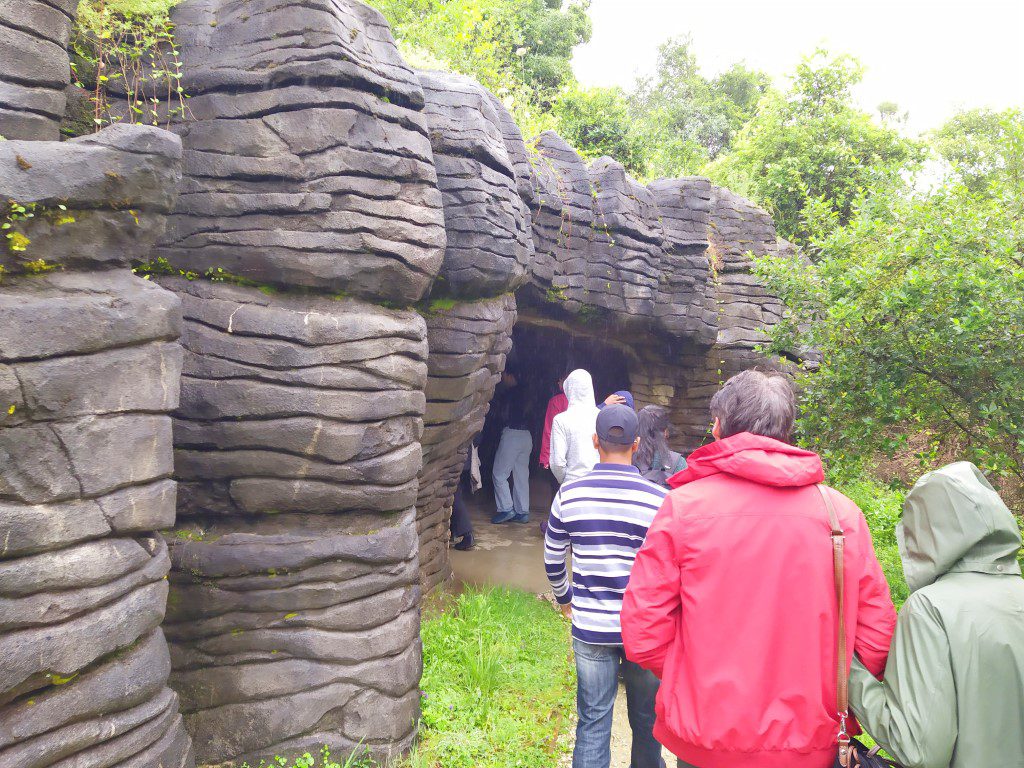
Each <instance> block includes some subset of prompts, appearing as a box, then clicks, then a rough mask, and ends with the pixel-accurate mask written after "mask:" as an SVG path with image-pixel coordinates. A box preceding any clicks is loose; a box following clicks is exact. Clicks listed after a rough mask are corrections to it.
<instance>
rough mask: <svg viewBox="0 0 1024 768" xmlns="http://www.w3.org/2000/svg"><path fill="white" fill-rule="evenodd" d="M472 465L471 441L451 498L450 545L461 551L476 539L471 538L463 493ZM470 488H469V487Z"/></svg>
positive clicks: (469, 480) (470, 526) (466, 548)
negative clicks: (453, 495)
mask: <svg viewBox="0 0 1024 768" xmlns="http://www.w3.org/2000/svg"><path fill="white" fill-rule="evenodd" d="M472 467H473V443H472V441H470V443H469V444H468V446H467V450H466V463H465V464H463V466H462V474H461V475H459V484H458V485H457V486H455V498H454V499H453V500H452V519H451V523H450V525H451V532H452V541H453V542H454V543H453V544H452V546H453V547H454V548H455V549H458V550H461V551H467V550H470V549H473V547H475V546H476V540H475V539H474V538H473V519H472V518H471V517H470V516H469V508H468V507H467V506H466V499H465V493H466V490H467V489H468V488H469V487H470V483H471V482H472V481H471V479H470V472H471V471H472ZM470 490H471V489H470Z"/></svg>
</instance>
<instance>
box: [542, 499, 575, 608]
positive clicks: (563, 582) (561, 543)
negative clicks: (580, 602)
mask: <svg viewBox="0 0 1024 768" xmlns="http://www.w3.org/2000/svg"><path fill="white" fill-rule="evenodd" d="M560 499H561V493H556V494H555V500H554V501H553V502H551V514H550V515H549V516H548V528H547V531H545V533H544V570H545V571H546V572H547V575H548V582H549V583H550V584H551V591H552V592H554V593H555V600H557V601H558V604H559V605H568V604H569V603H571V602H572V582H571V581H570V580H569V573H568V569H567V568H566V565H565V556H566V554H567V552H568V550H569V545H570V542H569V532H568V531H566V529H565V523H563V522H562V513H561V506H560Z"/></svg>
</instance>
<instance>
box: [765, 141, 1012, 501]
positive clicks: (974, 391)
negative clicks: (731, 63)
mask: <svg viewBox="0 0 1024 768" xmlns="http://www.w3.org/2000/svg"><path fill="white" fill-rule="evenodd" d="M1020 147H1024V123H1022V124H1021V126H1020V128H1019V135H1018V136H1016V137H1014V138H1013V140H1012V141H1010V142H1008V147H1007V153H1008V154H1012V153H1014V152H1016V151H1017V150H1018V149H1019V148H1020ZM805 221H806V223H807V226H808V228H809V230H810V231H811V232H812V233H813V235H812V237H811V240H810V243H811V248H812V249H813V251H814V253H815V254H816V266H815V267H813V268H810V267H808V266H807V265H806V264H805V263H803V262H800V261H794V259H793V258H790V257H779V258H765V259H761V260H759V266H758V271H759V272H760V274H761V275H762V276H763V277H764V278H765V280H766V282H767V283H768V285H769V286H770V287H771V289H772V290H773V291H774V292H776V293H777V295H779V296H780V297H781V298H782V299H783V301H784V302H785V304H786V305H787V307H788V308H789V311H790V315H789V319H788V321H787V322H786V323H783V324H782V325H780V326H779V327H777V328H776V329H775V331H774V339H773V342H774V343H773V349H776V350H777V349H787V348H789V349H791V348H794V347H814V348H817V349H818V350H820V351H821V354H822V361H821V365H820V368H818V369H817V370H816V371H813V372H808V371H805V372H803V374H802V375H801V383H802V384H803V394H802V399H803V411H804V418H803V420H802V423H801V428H802V430H803V434H804V436H805V440H806V441H807V442H808V444H810V445H811V446H813V447H814V448H816V449H819V450H823V451H827V452H830V453H831V454H832V455H834V456H836V457H837V458H839V459H840V460H843V461H845V460H850V459H855V458H857V457H864V456H872V455H874V454H876V453H881V454H885V455H890V456H891V455H894V454H896V453H897V452H899V451H902V450H905V449H906V447H907V446H908V445H909V442H908V441H909V440H910V439H911V438H913V439H919V438H921V439H923V445H917V446H915V448H914V452H915V453H916V454H917V457H918V459H919V461H920V465H921V468H922V469H928V468H931V467H933V466H936V465H938V464H941V463H943V462H944V461H946V460H948V459H949V456H948V455H947V454H948V453H949V450H948V449H949V447H950V446H955V454H956V457H957V458H967V459H970V460H972V461H974V462H975V463H976V464H978V465H979V466H981V467H982V468H983V469H985V470H987V471H989V472H991V473H994V474H995V475H1003V476H1009V477H1012V478H1014V479H1015V480H1016V482H1017V483H1018V484H1019V483H1020V482H1021V481H1024V367H1022V366H1021V364H1020V362H1021V360H1022V359H1024V174H1021V175H1014V174H998V175H996V176H995V177H993V178H992V180H991V183H990V185H989V186H988V188H987V189H986V190H985V191H984V192H983V193H977V192H974V191H972V190H971V189H970V188H968V187H967V186H964V185H963V184H961V183H960V182H959V181H958V180H957V179H955V178H954V179H951V180H950V181H949V182H947V183H946V184H944V185H942V186H940V187H939V188H938V189H936V190H934V191H932V192H922V191H919V190H916V189H914V188H912V187H903V186H902V185H892V186H889V187H881V188H878V187H876V189H875V190H874V191H873V193H872V194H870V195H865V196H863V197H862V198H861V199H860V202H859V203H858V204H856V205H855V206H854V211H853V218H852V220H851V221H850V223H849V224H848V225H846V226H843V225H842V224H841V221H840V220H839V219H838V217H837V215H836V214H835V212H834V211H831V210H828V209H826V208H824V207H820V206H812V207H811V209H810V211H809V216H808V217H807V218H806V219H805ZM1007 498H1008V499H1009V498H1010V496H1007Z"/></svg>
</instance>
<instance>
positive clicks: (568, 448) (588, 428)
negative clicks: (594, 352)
mask: <svg viewBox="0 0 1024 768" xmlns="http://www.w3.org/2000/svg"><path fill="white" fill-rule="evenodd" d="M562 391H563V392H565V396H566V398H567V399H568V400H569V408H568V409H567V410H565V411H563V412H562V413H560V414H558V415H557V416H555V420H554V422H552V424H551V471H552V472H553V473H554V475H555V477H556V478H557V479H558V481H559V482H560V483H563V484H564V483H569V482H572V481H573V480H579V479H580V478H581V477H583V476H584V475H585V474H587V473H588V472H589V471H590V470H592V469H593V468H594V465H595V464H597V462H598V461H600V456H599V455H598V453H597V449H596V448H595V447H594V432H595V430H596V429H597V413H598V410H597V406H596V405H595V404H594V381H593V379H591V378H590V374H589V373H588V372H587V371H585V370H583V369H582V368H579V369H577V370H575V371H573V372H572V373H570V374H569V375H568V376H566V377H565V381H564V382H563V383H562Z"/></svg>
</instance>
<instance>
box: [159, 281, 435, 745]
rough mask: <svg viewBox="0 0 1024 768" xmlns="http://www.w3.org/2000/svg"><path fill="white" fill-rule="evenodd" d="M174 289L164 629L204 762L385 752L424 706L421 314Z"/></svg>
mask: <svg viewBox="0 0 1024 768" xmlns="http://www.w3.org/2000/svg"><path fill="white" fill-rule="evenodd" d="M162 284H163V285H165V286H167V287H168V288H170V289H171V290H173V291H175V293H177V294H178V295H179V296H180V297H181V298H182V302H183V308H184V316H185V329H184V333H183V336H182V343H183V345H184V347H185V365H184V371H183V377H182V399H181V407H180V409H179V411H178V418H177V420H176V422H175V427H174V442H175V449H176V450H175V469H176V473H177V476H178V477H179V478H180V482H181V491H180V495H179V505H178V512H179V518H178V525H177V527H176V528H175V530H174V532H173V534H172V535H171V541H172V545H171V551H172V560H173V563H174V571H173V572H172V574H171V598H170V602H169V609H168V617H167V622H166V625H165V629H166V632H167V637H168V640H169V642H170V643H171V652H172V659H173V662H174V669H175V671H174V674H173V676H172V684H173V685H174V687H175V688H176V689H177V690H178V691H179V692H180V693H181V695H182V701H183V711H184V712H185V715H186V718H187V720H188V723H189V729H190V730H191V732H192V734H193V738H194V740H195V745H196V754H197V757H198V758H199V760H200V762H203V763H215V762H216V763H219V762H222V761H228V760H230V761H236V762H241V761H242V760H248V761H249V762H250V763H251V764H253V765H255V764H256V763H257V762H259V760H260V759H269V758H272V757H273V756H274V755H275V754H298V753H301V752H303V751H305V750H313V751H316V749H318V748H319V746H320V745H322V744H329V745H330V746H331V747H332V748H333V749H335V750H339V749H344V750H352V749H354V748H355V747H356V746H357V745H360V746H361V747H363V748H365V749H367V750H369V751H371V752H372V753H374V754H375V755H376V756H378V757H387V756H388V755H389V754H391V753H392V752H393V751H395V750H400V749H402V748H404V747H406V746H408V744H409V740H410V739H411V737H412V734H413V730H414V728H415V723H416V719H417V716H418V712H419V698H418V692H417V690H416V684H417V682H418V680H419V674H420V650H419V613H418V607H419V587H418V575H419V574H418V570H417V560H416V550H417V540H416V536H415V525H414V517H413V506H414V504H415V502H416V474H417V472H418V471H419V468H420V447H419V442H418V441H419V438H420V434H421V431H422V416H423V409H424V402H423V386H424V380H425V378H426V340H425V329H424V326H423V321H422V320H421V319H420V317H419V316H418V315H416V314H415V313H412V312H408V311H398V310H389V309H382V308H379V307H375V306H374V305H370V304H366V303H364V302H360V301H357V300H355V299H343V300H335V299H330V298H327V297H318V296H313V295H288V294H281V295H277V294H273V295H269V296H268V295H266V294H264V293H262V292H260V291H258V290H256V289H253V288H245V287H240V286H234V285H230V284H218V283H209V282H205V281H196V282H189V281H187V280H184V279H182V278H177V279H164V280H162Z"/></svg>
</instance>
